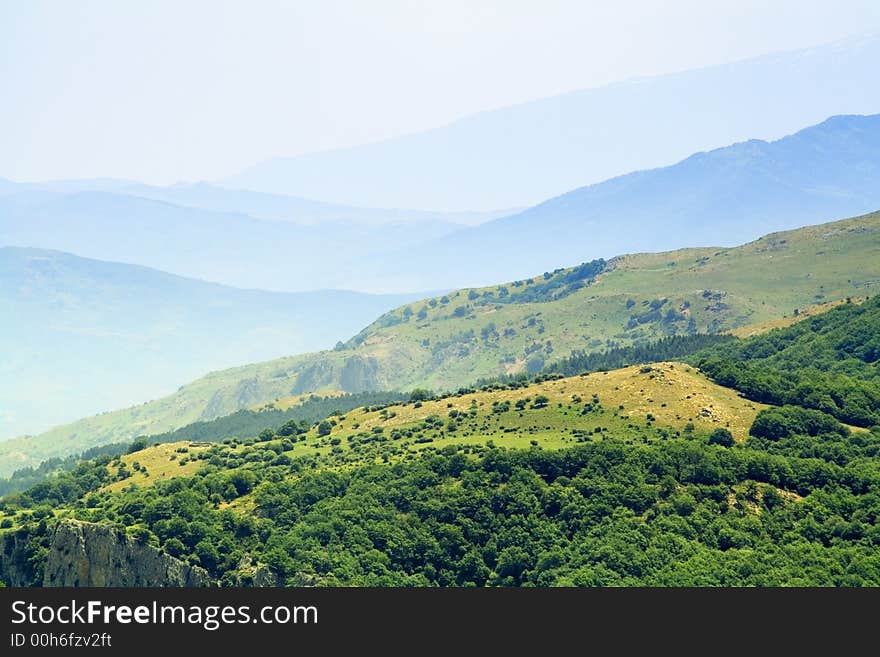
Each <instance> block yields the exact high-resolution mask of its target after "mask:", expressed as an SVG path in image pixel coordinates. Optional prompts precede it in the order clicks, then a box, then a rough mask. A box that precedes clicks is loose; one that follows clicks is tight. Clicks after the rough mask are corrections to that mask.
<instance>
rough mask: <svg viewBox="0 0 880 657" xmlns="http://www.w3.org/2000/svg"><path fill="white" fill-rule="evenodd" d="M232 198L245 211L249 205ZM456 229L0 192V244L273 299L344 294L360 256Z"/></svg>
mask: <svg viewBox="0 0 880 657" xmlns="http://www.w3.org/2000/svg"><path fill="white" fill-rule="evenodd" d="M25 189H29V188H28V187H25ZM222 194H223V195H224V197H225V196H228V194H229V193H228V192H222ZM157 196H161V194H158V193H157ZM235 198H238V199H239V200H240V201H241V204H242V205H245V206H247V205H248V204H250V203H252V202H253V199H251V198H246V197H242V196H241V195H239V196H233V201H234V200H235ZM215 200H216V199H215ZM230 202H232V201H230ZM318 205H319V206H320V204H318ZM341 216H342V215H340V217H341ZM462 228H463V226H462V225H461V224H457V223H451V222H448V221H444V220H441V219H435V218H434V219H432V218H430V217H422V218H421V219H419V220H417V221H407V220H401V221H399V222H386V223H381V222H376V221H364V222H362V221H360V220H358V219H357V216H352V217H350V218H349V219H347V220H344V221H343V220H342V219H339V220H328V221H324V220H320V221H319V222H318V223H316V224H310V223H304V224H298V223H295V222H291V221H278V220H265V219H258V218H255V217H253V216H251V215H248V214H244V213H242V212H236V211H217V210H209V209H204V208H201V207H197V206H195V205H193V206H187V205H179V204H176V203H173V202H170V201H168V200H165V199H162V198H145V197H140V196H131V195H129V194H124V193H120V192H118V191H101V190H88V189H86V190H78V191H77V190H75V191H68V192H64V193H61V192H55V191H45V190H41V189H39V188H37V189H32V188H30V191H23V192H18V193H7V194H0V246H18V247H34V248H45V249H54V250H58V251H65V252H69V253H76V254H77V255H80V256H83V257H87V258H95V259H99V260H112V261H120V262H128V263H132V264H137V265H142V266H146V267H152V268H155V269H160V270H162V271H166V272H170V273H173V274H177V275H179V276H186V277H190V278H198V279H202V280H206V281H213V282H218V283H223V284H226V285H232V286H235V287H244V288H259V289H265V290H276V291H296V292H300V291H307V290H314V289H322V288H347V289H351V288H352V287H354V286H355V285H354V284H356V283H357V281H358V272H359V262H360V261H362V259H363V258H365V257H368V256H371V255H375V256H377V257H378V256H382V255H384V254H386V253H388V252H389V251H392V250H394V249H396V248H400V247H406V246H414V245H415V244H418V243H421V242H423V241H425V240H430V239H433V238H436V237H440V236H442V235H446V234H449V233H451V232H455V231H457V230H461V229H462ZM389 236H392V237H393V239H389ZM362 289H363V288H362ZM444 289H445V288H444Z"/></svg>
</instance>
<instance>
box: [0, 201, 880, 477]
mask: <svg viewBox="0 0 880 657" xmlns="http://www.w3.org/2000/svg"><path fill="white" fill-rule="evenodd" d="M878 253H880V213H877V214H872V215H867V216H864V217H858V218H855V219H848V220H843V221H838V222H834V223H827V224H821V225H817V226H810V227H806V228H801V229H798V230H794V231H789V232H784V233H774V234H770V235H767V236H766V237H763V238H761V239H760V240H757V241H755V242H751V243H749V244H746V245H744V246H741V247H736V248H717V247H713V248H696V249H683V250H679V251H673V252H666V253H655V254H635V255H627V256H620V257H617V258H614V259H612V260H609V261H602V260H599V261H593V262H590V263H585V264H584V265H582V266H579V267H576V268H573V269H560V270H555V271H553V272H547V273H546V274H544V275H538V276H536V277H534V278H531V279H525V280H517V281H513V282H511V283H508V284H505V285H497V286H492V287H490V288H481V289H470V290H466V289H465V290H458V291H456V292H452V293H449V294H446V295H443V296H441V297H437V298H432V299H426V300H424V301H419V302H416V303H408V304H406V305H404V306H401V307H399V308H397V309H396V310H394V311H391V312H388V313H386V314H385V315H383V316H382V317H380V318H379V319H378V320H376V321H375V322H374V323H372V324H371V325H370V326H368V327H366V328H365V329H363V330H362V331H361V332H360V333H358V334H357V335H356V336H355V337H354V338H352V339H350V340H349V341H348V342H346V343H345V344H341V345H338V346H337V348H336V349H334V350H332V351H322V352H318V353H314V354H304V355H300V356H292V357H287V358H281V359H277V360H272V361H267V362H263V363H256V364H253V365H247V366H243V367H237V368H233V369H229V370H225V371H218V372H213V373H212V374H209V375H208V376H206V377H203V378H201V379H198V380H196V381H194V382H193V383H191V384H189V385H186V386H183V387H182V388H181V389H180V390H179V391H177V392H176V393H174V394H173V395H169V396H168V397H164V398H162V399H158V400H156V401H153V402H150V403H148V404H144V405H142V406H137V407H132V408H129V409H124V410H120V411H116V412H114V413H106V414H103V415H100V416H96V417H92V418H86V419H83V420H80V421H78V422H75V423H73V424H70V425H66V426H61V427H56V428H54V429H52V430H50V431H48V432H46V433H44V434H42V435H40V436H36V437H33V438H27V439H20V440H13V441H7V442H4V443H0V472H5V473H9V472H11V471H12V470H14V469H15V468H16V467H17V466H18V465H24V464H36V463H39V462H40V461H42V460H43V459H45V458H48V457H50V456H62V455H67V454H73V453H78V452H79V451H82V450H83V449H87V448H89V447H93V446H96V445H101V444H106V443H113V442H121V441H126V440H131V439H133V438H134V437H136V436H138V435H141V434H156V433H161V432H164V431H169V430H173V429H175V428H177V427H181V426H184V425H187V424H190V423H192V422H195V421H199V420H210V419H213V418H216V417H220V416H223V415H227V414H229V413H232V412H234V411H236V410H238V409H241V408H248V407H252V406H255V405H257V404H261V403H265V402H271V401H273V400H275V399H278V398H282V397H287V396H289V395H295V394H300V393H305V392H316V391H317V392H320V391H327V390H342V391H347V392H359V391H365V390H383V389H386V390H387V389H396V390H410V389H413V388H416V387H427V388H432V389H455V388H458V387H460V386H465V385H470V384H471V383H473V382H474V381H475V380H476V379H478V378H480V377H491V376H496V375H499V374H506V373H517V372H524V371H525V372H536V371H539V370H541V369H542V368H543V367H544V366H545V365H546V364H548V363H550V362H552V361H554V360H557V359H560V358H564V357H567V356H569V355H570V354H571V353H572V352H573V351H581V352H591V351H600V350H604V349H607V348H609V347H614V346H618V345H629V344H639V343H643V342H645V341H650V340H653V339H656V338H660V337H663V336H668V335H680V334H692V333H697V332H709V333H718V332H723V331H728V330H731V329H735V328H737V327H742V326H746V325H748V324H758V323H762V322H768V321H769V320H773V319H778V318H781V317H783V316H790V315H793V314H794V313H795V310H796V309H800V308H802V307H805V306H809V305H812V304H818V303H825V302H829V301H834V300H838V299H845V298H846V297H854V296H865V295H869V294H876V291H877V289H878V286H880V258H877V254H878Z"/></svg>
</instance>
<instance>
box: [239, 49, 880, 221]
mask: <svg viewBox="0 0 880 657" xmlns="http://www.w3.org/2000/svg"><path fill="white" fill-rule="evenodd" d="M878 61H880V35H873V36H871V37H866V38H861V39H853V40H847V41H842V42H838V43H834V44H831V45H826V46H821V47H817V48H811V49H808V50H797V51H792V52H784V53H780V54H775V55H768V56H763V57H758V58H755V59H749V60H745V61H740V62H736V63H732V64H725V65H721V66H713V67H709V68H704V69H699V70H691V71H685V72H682V73H675V74H671V75H664V76H660V77H652V78H643V79H636V80H631V81H627V82H622V83H618V84H612V85H610V86H606V87H601V88H596V89H586V90H581V91H576V92H573V93H569V94H565V95H561V96H556V97H553V98H547V99H543V100H538V101H534V102H527V103H523V104H520V105H516V106H513V107H506V108H502V109H498V110H495V111H488V112H482V113H480V114H475V115H472V116H468V117H466V118H463V119H461V120H458V121H455V122H454V123H451V124H450V125H448V126H445V127H442V128H438V129H435V130H430V131H427V132H422V133H418V134H413V135H409V136H404V137H399V138H395V139H391V140H387V141H383V142H379V143H374V144H369V145H365V146H359V147H356V148H350V149H346V150H339V151H332V152H322V153H315V154H310V155H302V156H297V157H289V158H278V159H273V160H269V161H266V162H263V163H260V164H257V165H255V166H253V167H251V168H250V169H247V170H246V171H244V172H242V173H241V174H239V175H236V176H234V177H232V178H230V179H228V180H226V181H224V183H225V184H227V185H230V186H234V187H239V188H241V187H243V188H248V189H254V190H259V191H265V192H276V193H284V194H291V195H296V196H305V197H309V198H320V199H324V200H328V201H334V202H340V203H347V204H353V205H367V206H378V207H412V208H436V209H445V210H462V209H467V210H474V209H478V210H479V209H495V208H505V207H515V206H520V207H523V206H531V205H534V204H536V203H539V202H541V201H543V200H544V199H547V198H550V197H553V196H556V195H559V194H562V193H564V192H566V191H568V190H571V189H574V188H576V187H580V186H582V185H585V184H592V183H596V182H599V181H602V180H605V179H608V178H611V177H614V176H618V175H621V174H625V173H629V172H631V171H636V170H640V169H648V168H653V167H659V166H665V165H668V164H671V163H673V162H675V161H677V160H680V159H682V158H684V157H687V156H688V155H690V154H691V153H694V152H697V151H704V150H709V149H713V148H717V147H721V146H725V145H727V144H731V143H734V142H738V141H743V140H745V139H749V138H761V139H776V138H779V137H781V136H783V135H786V134H790V133H791V132H794V131H795V130H798V129H800V128H801V127H803V126H805V125H812V124H814V123H817V122H819V121H821V120H823V119H825V118H827V117H828V116H832V115H835V114H871V113H875V112H877V111H880V87H878V85H877V84H876V70H875V69H876V62H878Z"/></svg>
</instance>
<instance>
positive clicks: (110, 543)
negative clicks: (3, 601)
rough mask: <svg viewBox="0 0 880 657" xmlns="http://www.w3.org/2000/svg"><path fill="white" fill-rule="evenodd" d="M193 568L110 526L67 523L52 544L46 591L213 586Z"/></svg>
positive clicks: (204, 573) (59, 528)
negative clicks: (100, 587) (61, 588)
mask: <svg viewBox="0 0 880 657" xmlns="http://www.w3.org/2000/svg"><path fill="white" fill-rule="evenodd" d="M212 584H213V582H212V580H211V578H210V576H209V575H208V573H207V571H205V570H204V569H202V568H199V567H198V566H190V565H189V564H186V563H184V562H183V561H181V560H179V559H175V558H174V557H172V556H169V555H167V554H165V553H163V552H160V551H159V550H157V549H156V548H155V547H153V546H151V545H147V544H144V543H141V542H139V541H137V540H135V539H134V538H132V537H130V536H127V535H126V534H125V532H123V531H120V530H118V529H116V528H115V527H110V526H107V525H98V524H94V523H89V522H80V521H77V520H62V521H60V522H59V523H58V524H57V525H56V526H55V529H54V532H53V533H52V534H51V536H50V540H49V554H48V556H47V558H46V566H45V569H44V573H43V586H211V585H212Z"/></svg>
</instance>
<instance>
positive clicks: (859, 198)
mask: <svg viewBox="0 0 880 657" xmlns="http://www.w3.org/2000/svg"><path fill="white" fill-rule="evenodd" d="M223 207H228V208H233V209H234V211H233V210H228V211H221V210H220V208H223ZM878 207H880V115H876V114H875V115H870V116H858V115H851V116H836V117H832V118H830V119H827V120H826V121H824V122H823V123H821V124H818V125H815V126H811V127H808V128H805V129H803V130H800V131H799V132H797V133H795V134H793V135H790V136H787V137H784V138H782V139H779V140H776V141H773V142H767V141H761V140H756V139H752V140H749V141H746V142H742V143H738V144H733V145H731V146H726V147H724V148H719V149H716V150H713V151H709V152H701V153H696V154H693V155H691V156H690V157H688V158H686V159H685V160H683V161H681V162H679V163H677V164H674V165H672V166H668V167H663V168H659V169H653V170H647V171H638V172H634V173H629V174H627V175H624V176H620V177H618V178H614V179H612V180H608V181H605V182H602V183H598V184H595V185H589V186H586V187H579V188H577V189H575V190H573V191H569V192H567V193H565V194H563V195H562V196H559V197H556V198H553V199H549V200H547V201H544V202H543V203H540V204H539V205H536V206H534V207H532V208H529V209H526V210H523V211H521V212H515V213H514V214H511V215H508V216H502V217H497V213H496V214H492V213H483V214H480V213H470V214H464V215H461V214H451V215H447V214H444V213H431V212H428V213H420V212H416V211H404V210H401V211H394V210H369V209H362V208H345V207H338V206H333V205H327V204H324V203H320V202H312V201H305V200H303V199H295V198H287V197H283V196H273V195H268V194H260V193H255V192H250V191H246V190H244V191H242V190H226V189H223V188H219V187H215V186H211V185H192V186H173V187H169V188H155V187H147V186H138V185H134V184H131V183H123V182H118V181H91V182H89V181H84V182H78V183H76V182H68V183H50V184H44V185H37V186H34V185H18V184H15V183H6V184H5V186H3V188H2V189H0V244H5V245H16V246H34V247H40V248H51V249H57V250H61V251H67V252H72V253H76V254H77V255H81V256H85V257H91V258H97V259H105V260H121V261H125V262H131V263H134V264H140V265H144V266H149V267H154V268H157V269H161V270H163V271H168V272H170V273H174V274H178V275H182V276H188V277H193V278H201V279H204V280H210V281H215V282H220V283H224V284H228V285H235V286H238V287H256V288H261V289H269V290H279V291H304V290H310V289H321V288H344V289H356V290H361V291H368V292H395V293H405V292H410V291H413V290H437V289H449V288H452V287H467V286H481V285H490V284H492V283H496V282H498V281H504V280H513V279H517V278H523V277H527V276H529V275H532V274H534V273H535V272H540V271H543V270H552V269H555V268H558V267H560V266H573V265H576V264H577V263H579V262H582V261H584V260H590V259H593V258H598V257H608V256H609V255H613V254H615V253H632V252H638V251H658V250H667V249H675V248H680V247H683V246H709V245H728V246H729V245H734V244H738V243H741V242H744V241H748V240H751V239H756V238H757V237H759V236H760V235H762V234H765V233H767V232H770V231H774V230H785V229H789V228H794V227H796V226H801V225H804V224H806V223H810V222H817V221H822V220H824V219H826V218H828V217H834V216H852V215H857V214H861V213H866V212H870V211H872V210H875V209H876V208H878ZM502 214H503V213H502ZM459 221H461V222H465V223H469V224H474V223H477V224H478V225H470V226H466V225H465V223H458V222H459ZM487 254H499V255H495V256H492V255H487Z"/></svg>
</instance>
